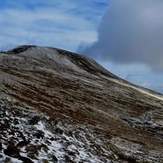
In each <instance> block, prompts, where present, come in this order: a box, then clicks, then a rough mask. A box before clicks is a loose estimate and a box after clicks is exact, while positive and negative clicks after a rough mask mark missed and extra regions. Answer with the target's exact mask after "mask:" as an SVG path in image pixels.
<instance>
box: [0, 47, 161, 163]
mask: <svg viewBox="0 0 163 163" xmlns="http://www.w3.org/2000/svg"><path fill="white" fill-rule="evenodd" d="M0 92H1V93H0V129H1V130H0V132H1V134H0V140H1V144H0V153H1V154H0V160H1V161H2V162H5V160H10V161H11V162H47V161H48V162H92V163H93V162H97V163H98V162H99V163H100V162H115V163H117V162H120V163H121V162H125V161H126V162H131V163H132V162H143V161H144V162H156V163H157V162H163V156H162V151H163V141H162V140H163V97H162V96H161V95H159V94H157V93H155V92H152V91H149V90H146V89H143V88H141V87H138V86H135V85H132V84H130V83H128V82H127V81H124V80H122V79H120V78H119V77H117V76H115V75H114V74H112V73H110V72H108V71H107V70H105V69H104V68H103V67H102V66H100V65H99V64H97V63H96V62H95V61H93V60H91V59H89V58H87V57H84V56H80V55H77V54H74V53H71V52H68V51H64V50H61V49H55V48H43V47H37V46H20V47H18V48H16V49H13V50H11V51H7V52H2V53H1V54H0Z"/></svg>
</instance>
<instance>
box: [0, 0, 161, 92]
mask: <svg viewBox="0 0 163 163" xmlns="http://www.w3.org/2000/svg"><path fill="white" fill-rule="evenodd" d="M149 2H150V3H149ZM124 6H126V7H127V9H130V10H124ZM146 6H148V13H147V15H150V17H149V18H148V19H147V17H144V19H145V20H148V22H147V23H146V25H148V26H143V27H145V30H146V29H149V28H148V27H149V26H150V24H152V26H150V27H151V28H150V33H151V32H153V31H154V32H155V33H154V32H153V33H154V35H152V36H151V37H152V38H153V36H154V39H153V40H152V41H151V39H149V40H150V41H149V42H147V44H144V47H146V48H145V50H147V49H149V48H151V49H149V51H150V52H151V53H142V54H141V55H139V57H138V55H137V54H136V53H135V52H136V51H137V50H134V51H132V50H131V51H130V53H127V51H126V49H125V48H126V46H122V43H120V44H118V43H117V42H116V43H115V42H114V41H113V40H114V39H115V38H116V39H118V40H121V38H125V39H124V41H125V42H126V44H127V45H128V46H127V47H131V45H130V42H131V41H128V40H130V39H131V38H130V36H131V33H134V32H135V31H136V32H137V33H138V34H141V38H142V39H143V38H145V37H146V35H145V34H146V33H145V32H144V31H141V30H135V29H134V30H135V31H134V30H133V29H132V28H131V26H130V25H131V23H130V22H134V26H135V27H139V21H135V17H134V16H135V15H136V17H137V15H138V13H141V12H144V8H145V7H146ZM140 8H141V9H140ZM162 8H163V2H161V1H159V0H157V1H155V2H154V1H152V0H150V1H148V3H147V0H143V1H140V0H138V1H134V2H131V1H129V0H124V1H123V3H120V1H119V0H114V1H111V0H92V1H89V0H83V1H76V0H71V1H69V0H63V1H60V0H55V1H53V0H47V1H44V0H36V1H33V0H29V1H25V0H15V1H10V0H5V1H1V2H0V9H1V10H0V13H1V14H0V26H1V31H0V41H1V44H0V49H1V50H6V49H11V48H14V47H16V46H18V45H25V44H33V45H40V46H52V47H57V48H62V49H66V50H69V51H74V52H78V53H82V54H85V55H87V56H90V57H92V58H94V59H95V60H96V61H97V62H99V63H100V64H102V65H103V66H104V67H105V68H107V69H108V70H109V71H111V72H113V73H115V74H116V75H118V76H120V77H122V78H124V79H126V80H128V81H130V82H133V83H135V84H138V85H141V86H144V87H147V88H150V89H153V90H156V91H158V92H162V93H163V77H162V65H163V64H162V56H163V55H161V53H154V51H152V46H151V45H153V47H154V46H155V45H156V46H155V47H157V45H158V41H156V40H160V42H162V39H163V37H162V28H161V27H162V23H161V20H162V19H161V18H162V16H163V13H162ZM120 9H122V10H120ZM117 11H118V13H117ZM133 11H135V12H134V14H135V15H134V14H133ZM127 12H128V13H127ZM122 13H123V14H122ZM127 14H128V15H127ZM113 15H114V17H115V18H113V17H112V16H113ZM116 15H119V16H118V17H119V18H120V19H117V18H116ZM125 15H127V16H125ZM158 15H160V17H158ZM124 18H126V19H124ZM155 18H157V21H155ZM122 20H123V22H122ZM115 22H116V23H115ZM124 22H125V23H124ZM151 22H152V23H151ZM117 24H119V25H120V26H118V25H117ZM132 24H133V23H132ZM158 25H160V26H161V27H160V33H161V34H160V37H159V38H158V34H157V30H155V27H157V26H158ZM111 27H112V28H113V29H115V30H114V31H113V32H110V31H111V30H110V29H111ZM115 27H116V28H115ZM126 27H127V29H132V30H131V31H130V33H128V32H127V34H126V31H125V30H124V29H125V28H126ZM136 29H137V28H136ZM117 31H118V32H117ZM114 32H115V33H116V34H115V33H114ZM117 33H119V34H118V35H117ZM122 34H125V35H122ZM143 34H144V35H143ZM135 35H136V36H137V34H135ZM120 36H123V37H120ZM124 41H123V40H122V42H124ZM139 42H140V41H139ZM151 43H152V44H151ZM108 45H110V47H114V46H115V45H116V46H118V48H117V49H116V51H114V50H112V49H111V48H110V49H109V46H108ZM134 45H135V46H140V45H138V43H137V42H136V39H134ZM124 47H125V48H124ZM144 47H143V48H144ZM155 47H154V48H155ZM159 47H160V49H161V48H162V47H163V46H162V43H160V46H159ZM154 48H153V49H154ZM90 49H91V50H90ZM101 49H102V51H101ZM123 49H124V50H123ZM134 49H135V48H134ZM138 49H141V48H138ZM160 52H161V50H160ZM157 67H158V68H157Z"/></svg>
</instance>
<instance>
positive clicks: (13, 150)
mask: <svg viewBox="0 0 163 163" xmlns="http://www.w3.org/2000/svg"><path fill="white" fill-rule="evenodd" d="M4 154H6V155H8V156H11V157H14V158H18V157H19V156H20V153H19V149H18V148H17V147H16V146H15V145H14V144H13V143H12V142H10V144H9V145H8V146H7V149H4Z"/></svg>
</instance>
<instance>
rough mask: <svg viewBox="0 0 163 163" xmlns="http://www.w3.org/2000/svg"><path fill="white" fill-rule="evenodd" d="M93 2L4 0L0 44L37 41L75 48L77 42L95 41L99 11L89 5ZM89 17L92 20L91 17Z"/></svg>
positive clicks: (46, 44) (9, 44)
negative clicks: (5, 5)
mask: <svg viewBox="0 0 163 163" xmlns="http://www.w3.org/2000/svg"><path fill="white" fill-rule="evenodd" d="M96 3H97V2H96V1H94V2H90V1H88V0H84V1H82V2H81V1H74V0H72V1H68V0H64V1H60V0H55V1H53V0H47V1H44V0H40V1H38V0H36V1H33V0H29V1H28V4H26V3H25V1H24V2H23V1H20V0H15V1H9V0H6V4H7V6H8V7H3V8H2V7H0V9H1V10H0V27H1V30H0V40H3V41H2V42H1V44H0V47H1V48H3V47H7V46H11V45H18V44H39V45H44V46H56V47H60V48H65V49H68V50H76V49H77V47H78V46H79V45H80V43H81V42H85V43H88V44H89V43H92V42H94V41H96V40H97V32H96V28H97V24H98V21H99V20H100V17H101V16H102V12H101V11H99V10H97V8H98V6H97V8H91V7H92V6H91V5H95V4H96ZM91 18H92V19H91Z"/></svg>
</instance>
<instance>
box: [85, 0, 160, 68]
mask: <svg viewBox="0 0 163 163" xmlns="http://www.w3.org/2000/svg"><path fill="white" fill-rule="evenodd" d="M98 34H99V36H98V41H97V42H95V43H94V44H93V45H92V46H91V47H89V48H88V49H87V50H86V52H85V53H87V54H91V55H93V56H94V57H96V58H98V59H103V60H108V61H110V60H111V61H114V62H118V63H124V64H127V63H145V64H146V65H148V66H150V67H151V68H153V69H160V70H163V1H162V0H112V1H111V4H110V7H109V9H108V11H107V13H106V14H105V15H104V17H103V20H102V22H101V25H100V27H99V30H98Z"/></svg>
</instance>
